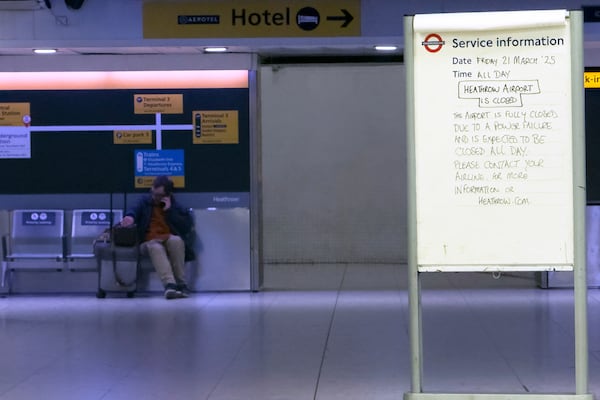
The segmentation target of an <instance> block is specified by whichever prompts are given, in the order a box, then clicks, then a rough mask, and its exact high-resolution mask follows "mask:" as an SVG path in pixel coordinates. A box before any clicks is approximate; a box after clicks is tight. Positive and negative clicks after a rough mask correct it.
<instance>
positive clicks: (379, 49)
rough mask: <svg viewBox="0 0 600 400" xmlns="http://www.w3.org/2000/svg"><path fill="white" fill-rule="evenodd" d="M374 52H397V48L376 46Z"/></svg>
mask: <svg viewBox="0 0 600 400" xmlns="http://www.w3.org/2000/svg"><path fill="white" fill-rule="evenodd" d="M375 50H377V51H396V50H398V46H389V45H377V46H375Z"/></svg>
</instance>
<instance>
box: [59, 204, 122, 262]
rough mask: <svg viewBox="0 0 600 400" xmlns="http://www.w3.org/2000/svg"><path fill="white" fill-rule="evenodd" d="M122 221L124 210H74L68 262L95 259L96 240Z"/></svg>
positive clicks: (68, 247)
mask: <svg viewBox="0 0 600 400" xmlns="http://www.w3.org/2000/svg"><path fill="white" fill-rule="evenodd" d="M111 213H112V222H111ZM121 219H123V211H122V210H113V211H112V212H111V210H107V209H81V210H73V218H72V221H71V233H70V236H69V241H68V243H67V253H66V259H67V261H75V260H77V259H93V258H94V248H93V242H94V239H96V238H97V237H98V236H99V235H100V234H101V233H102V232H104V231H105V230H106V228H109V227H111V226H112V225H114V224H116V223H117V222H118V221H120V220H121Z"/></svg>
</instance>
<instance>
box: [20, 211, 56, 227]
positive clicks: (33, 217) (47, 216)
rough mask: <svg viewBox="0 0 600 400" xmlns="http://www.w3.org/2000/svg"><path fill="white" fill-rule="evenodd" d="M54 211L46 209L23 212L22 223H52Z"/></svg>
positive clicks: (54, 220) (54, 218) (53, 222)
mask: <svg viewBox="0 0 600 400" xmlns="http://www.w3.org/2000/svg"><path fill="white" fill-rule="evenodd" d="M55 223H56V213H54V212H47V211H31V212H24V213H23V225H54V224H55Z"/></svg>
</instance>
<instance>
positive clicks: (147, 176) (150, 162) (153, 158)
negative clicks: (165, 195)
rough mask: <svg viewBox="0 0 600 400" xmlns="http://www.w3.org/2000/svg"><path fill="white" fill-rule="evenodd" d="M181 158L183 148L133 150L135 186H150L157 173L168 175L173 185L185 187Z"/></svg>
mask: <svg viewBox="0 0 600 400" xmlns="http://www.w3.org/2000/svg"><path fill="white" fill-rule="evenodd" d="M183 158H184V153H183V150H134V165H135V187H136V188H147V187H151V186H152V181H153V180H154V178H155V177H157V176H159V175H167V176H169V177H170V178H171V180H172V181H173V183H174V184H175V187H178V188H183V187H185V176H184V161H183Z"/></svg>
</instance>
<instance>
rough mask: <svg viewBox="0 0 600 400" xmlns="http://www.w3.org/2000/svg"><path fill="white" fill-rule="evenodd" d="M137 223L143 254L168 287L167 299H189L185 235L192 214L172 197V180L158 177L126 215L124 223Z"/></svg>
mask: <svg viewBox="0 0 600 400" xmlns="http://www.w3.org/2000/svg"><path fill="white" fill-rule="evenodd" d="M133 223H137V229H138V237H139V238H140V240H141V241H142V244H141V245H140V251H141V252H142V254H148V255H149V256H150V260H151V261H152V265H153V266H154V268H155V269H156V272H158V276H159V277H160V280H161V282H162V283H163V285H164V287H165V298H166V299H169V300H170V299H179V298H183V297H187V296H188V293H189V291H188V287H187V285H186V283H185V276H184V274H185V271H184V264H185V243H184V241H183V239H182V236H185V235H186V234H188V233H189V232H190V230H191V229H192V227H193V221H192V217H191V215H190V213H189V212H188V211H187V210H186V209H185V208H183V207H181V206H180V205H179V204H178V203H177V202H176V201H175V197H174V196H173V181H171V179H169V178H168V177H167V176H158V177H156V179H155V180H154V182H153V183H152V188H151V189H150V194H149V195H147V196H144V197H143V198H141V199H140V201H139V202H138V203H137V205H136V207H135V208H134V209H133V210H130V211H128V212H127V214H126V215H125V217H124V218H123V220H122V221H121V224H122V225H124V226H128V225H131V224H133Z"/></svg>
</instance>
